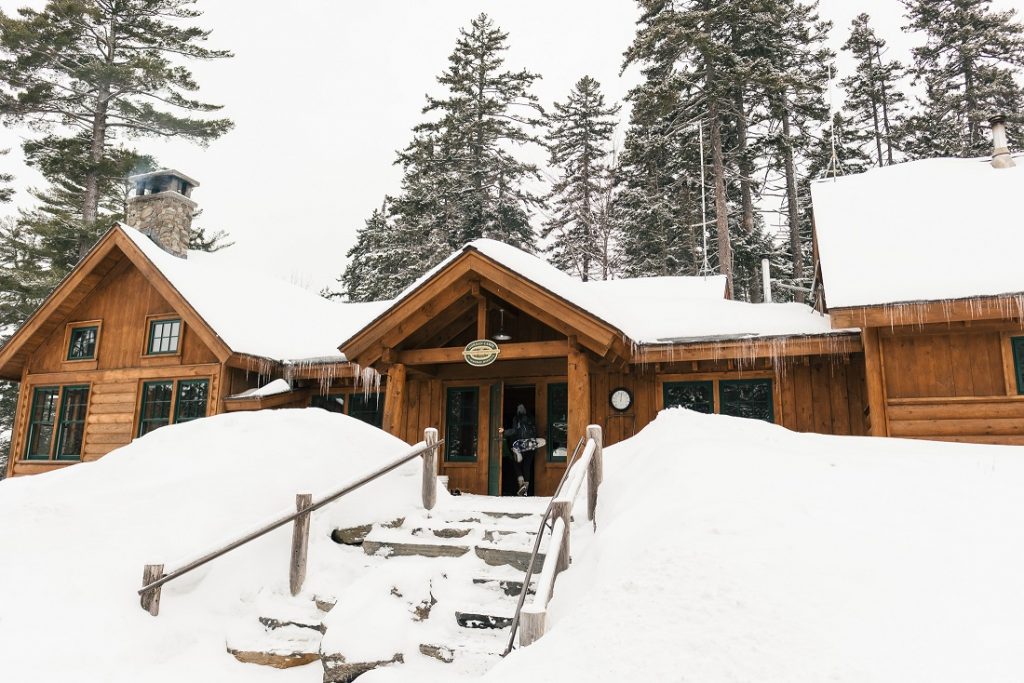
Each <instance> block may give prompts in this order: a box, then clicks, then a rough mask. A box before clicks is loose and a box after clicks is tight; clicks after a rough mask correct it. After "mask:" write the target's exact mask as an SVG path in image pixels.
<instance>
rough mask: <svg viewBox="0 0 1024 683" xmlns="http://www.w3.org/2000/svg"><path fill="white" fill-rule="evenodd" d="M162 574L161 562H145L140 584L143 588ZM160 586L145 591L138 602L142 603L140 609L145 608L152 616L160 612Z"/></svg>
mask: <svg viewBox="0 0 1024 683" xmlns="http://www.w3.org/2000/svg"><path fill="white" fill-rule="evenodd" d="M163 575H164V566H163V565H162V564H147V565H146V566H145V567H144V568H143V569H142V586H143V588H145V587H146V586H148V585H149V584H151V583H153V582H154V581H156V580H157V579H159V578H160V577H162V576H163ZM161 589H162V586H157V587H156V588H154V589H153V590H151V591H146V592H145V593H143V594H142V598H141V599H140V600H139V603H140V604H141V605H142V609H144V610H146V611H147V612H149V613H150V614H152V615H153V616H154V617H155V616H156V615H158V614H160V590H161Z"/></svg>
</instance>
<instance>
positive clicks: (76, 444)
mask: <svg viewBox="0 0 1024 683" xmlns="http://www.w3.org/2000/svg"><path fill="white" fill-rule="evenodd" d="M88 407H89V387H87V386H77V387H64V389H63V391H62V392H61V400H60V423H59V424H58V425H57V452H56V455H55V456H54V457H55V459H57V460H81V459H82V441H83V437H84V436H85V411H86V409H87V408H88Z"/></svg>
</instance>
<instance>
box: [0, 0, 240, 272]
mask: <svg viewBox="0 0 1024 683" xmlns="http://www.w3.org/2000/svg"><path fill="white" fill-rule="evenodd" d="M194 4H195V0H117V1H116V2H115V1H113V0H77V1H74V2H69V1H65V0H49V1H48V2H47V4H46V5H45V7H44V8H43V9H42V10H40V11H37V10H33V9H29V8H24V9H21V10H19V11H18V17H17V18H15V17H11V16H8V15H5V14H3V13H0V57H2V59H0V116H3V117H4V118H5V119H7V120H9V121H16V122H21V123H24V124H28V125H30V126H31V127H32V128H36V127H39V126H49V127H51V128H52V127H55V126H60V127H67V128H70V129H71V130H73V131H75V132H77V133H80V134H81V135H82V136H84V138H85V139H86V140H87V141H88V147H87V155H86V156H85V161H86V163H85V166H84V168H83V169H82V174H81V175H80V176H75V177H76V179H77V180H78V182H80V183H81V185H82V188H83V193H82V208H81V222H80V223H79V224H77V225H75V226H69V229H72V230H74V232H73V233H72V235H73V238H74V239H76V240H77V242H78V249H79V256H81V255H83V254H84V253H85V252H86V251H88V249H89V248H90V247H91V246H92V239H93V238H94V237H95V234H96V232H97V227H96V223H97V219H98V217H99V214H100V211H101V197H102V195H103V189H102V187H101V185H102V179H103V176H104V175H105V169H106V166H107V164H108V163H109V162H110V161H111V156H112V153H111V150H112V147H113V146H115V145H116V140H117V139H118V138H120V137H123V136H132V137H139V136H157V137H171V136H173V137H181V138H186V139H189V140H192V141H195V142H198V143H200V144H205V143H207V142H209V141H210V140H213V139H215V138H217V137H219V136H221V135H223V134H224V133H226V132H227V131H228V130H229V129H230V128H231V125H232V124H231V122H230V121H229V120H227V119H216V118H208V117H206V116H203V115H204V114H209V113H211V112H214V111H217V110H218V109H220V107H219V106H216V105H211V104H206V103H203V102H201V101H199V100H196V99H192V98H191V94H192V93H193V92H195V91H196V90H197V89H198V85H197V84H196V82H195V80H194V79H193V77H192V74H191V72H190V71H189V70H188V69H187V68H186V67H184V66H182V65H181V63H180V61H181V60H182V59H191V60H211V59H220V58H225V57H230V56H231V53H230V52H227V51H224V50H211V49H208V48H206V47H204V46H203V43H204V42H205V41H206V39H207V37H208V36H209V33H210V32H209V31H205V30H202V29H200V28H198V27H196V26H186V25H183V24H184V23H187V22H189V21H191V20H193V19H195V18H197V17H199V16H200V15H201V13H200V12H198V11H197V10H195V9H193V8H192V6H193V5H194ZM197 115H198V116H197ZM60 134H61V135H63V132H61V133H60Z"/></svg>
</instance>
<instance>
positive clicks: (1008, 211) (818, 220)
mask: <svg viewBox="0 0 1024 683" xmlns="http://www.w3.org/2000/svg"><path fill="white" fill-rule="evenodd" d="M1017 164H1018V165H1017V166H1016V167H1015V168H1008V169H994V168H992V166H991V165H990V164H989V160H988V159H987V158H986V159H927V160H922V161H913V162H908V163H905V164H899V165H895V166H888V167H885V168H878V169H873V170H870V171H867V172H865V173H861V174H858V175H853V176H846V177H840V178H837V179H835V180H832V179H829V180H819V181H817V182H815V183H812V185H811V194H812V198H813V204H814V219H815V228H816V231H817V236H818V251H819V255H820V258H821V268H822V277H823V279H824V285H825V297H826V300H827V301H828V305H829V307H831V308H843V307H849V306H872V305H878V304H888V303H900V302H911V301H937V300H944V299H960V298H968V297H976V296H992V295H999V294H1013V293H1018V292H1024V269H1022V268H1021V266H1020V254H1021V251H1022V248H1024V158H1018V159H1017Z"/></svg>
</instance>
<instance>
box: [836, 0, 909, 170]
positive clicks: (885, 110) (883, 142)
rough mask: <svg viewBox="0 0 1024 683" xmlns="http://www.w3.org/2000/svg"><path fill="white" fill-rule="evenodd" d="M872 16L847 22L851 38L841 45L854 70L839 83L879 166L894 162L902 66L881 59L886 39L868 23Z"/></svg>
mask: <svg viewBox="0 0 1024 683" xmlns="http://www.w3.org/2000/svg"><path fill="white" fill-rule="evenodd" d="M870 21H871V17H869V16H868V15H867V14H863V13H862V14H859V15H857V17H856V18H854V20H853V22H852V23H851V25H850V37H849V38H848V39H847V41H846V43H845V44H844V45H843V49H844V50H846V51H848V52H849V53H850V54H851V55H852V56H853V58H854V59H855V60H856V65H857V66H856V70H855V71H854V73H853V74H852V75H850V76H848V77H846V78H844V79H843V80H842V81H840V85H842V86H843V88H844V89H845V90H846V105H845V106H846V109H847V110H849V111H850V112H851V113H852V114H853V121H852V123H853V124H854V125H855V126H857V127H859V128H861V129H863V130H866V131H869V132H870V134H869V137H870V142H871V144H872V146H873V149H874V152H875V158H876V161H877V165H878V166H888V165H891V164H892V163H893V161H894V158H893V151H894V149H895V147H896V141H895V140H894V139H893V123H894V121H895V120H896V118H897V117H898V116H899V111H900V107H901V105H902V104H903V102H904V99H905V98H904V96H903V93H902V92H901V91H900V88H899V83H900V81H901V79H902V78H903V75H904V72H905V69H904V67H903V65H902V64H900V63H899V62H898V61H895V60H891V61H888V62H886V61H884V60H883V59H882V55H883V54H884V51H885V41H884V40H882V39H881V38H879V37H878V35H877V34H876V33H875V31H874V29H873V28H871V25H870Z"/></svg>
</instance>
